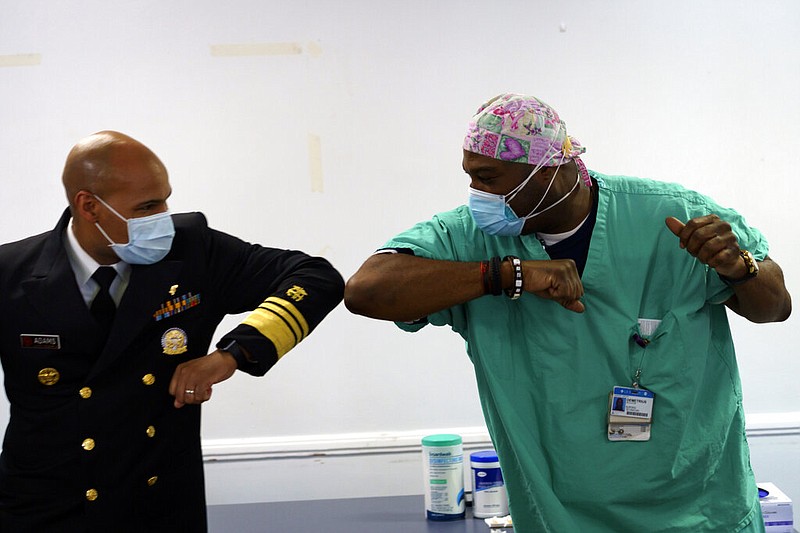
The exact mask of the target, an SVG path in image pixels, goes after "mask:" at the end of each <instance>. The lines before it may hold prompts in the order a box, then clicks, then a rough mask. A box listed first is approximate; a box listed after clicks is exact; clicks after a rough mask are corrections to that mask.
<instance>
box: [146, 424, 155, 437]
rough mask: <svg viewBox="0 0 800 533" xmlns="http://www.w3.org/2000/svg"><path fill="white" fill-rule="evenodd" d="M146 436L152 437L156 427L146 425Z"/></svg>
mask: <svg viewBox="0 0 800 533" xmlns="http://www.w3.org/2000/svg"><path fill="white" fill-rule="evenodd" d="M147 436H148V437H150V438H153V437H155V436H156V427H155V426H147Z"/></svg>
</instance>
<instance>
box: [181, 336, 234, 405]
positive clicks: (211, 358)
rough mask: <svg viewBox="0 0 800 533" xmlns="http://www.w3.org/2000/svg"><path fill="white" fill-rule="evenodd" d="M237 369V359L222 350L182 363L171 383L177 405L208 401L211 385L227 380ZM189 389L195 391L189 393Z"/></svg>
mask: <svg viewBox="0 0 800 533" xmlns="http://www.w3.org/2000/svg"><path fill="white" fill-rule="evenodd" d="M235 371H236V359H234V357H233V355H231V354H230V353H228V352H224V351H222V350H216V351H214V352H211V353H210V354H208V355H206V356H205V357H199V358H197V359H192V360H191V361H186V362H185V363H181V364H180V365H178V367H177V368H176V369H175V373H174V374H173V375H172V381H170V384H169V393H170V394H171V395H173V396H174V397H175V407H176V408H180V407H183V406H184V405H186V404H201V403H203V402H207V401H208V400H210V399H211V387H212V386H213V385H215V384H216V383H220V382H222V381H225V380H226V379H228V378H229V377H231V376H232V375H233V373H234V372H235ZM187 390H190V391H194V393H193V394H192V393H187V392H186V391H187Z"/></svg>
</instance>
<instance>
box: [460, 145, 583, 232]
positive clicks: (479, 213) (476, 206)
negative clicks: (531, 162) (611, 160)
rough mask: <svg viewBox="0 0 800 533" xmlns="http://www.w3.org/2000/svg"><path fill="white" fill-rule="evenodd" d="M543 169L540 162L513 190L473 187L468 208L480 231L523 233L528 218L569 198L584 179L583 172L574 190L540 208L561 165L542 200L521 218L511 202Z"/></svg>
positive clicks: (470, 191) (470, 189) (470, 190)
mask: <svg viewBox="0 0 800 533" xmlns="http://www.w3.org/2000/svg"><path fill="white" fill-rule="evenodd" d="M562 163H563V158H562ZM541 168H542V165H537V166H536V167H535V168H534V169H533V170H532V171H531V173H530V174H528V177H527V178H525V179H524V180H523V181H522V183H520V184H519V185H517V186H516V187H514V189H512V190H511V191H510V192H509V193H508V194H492V193H488V192H484V191H479V190H478V189H474V188H472V187H470V188H469V210H470V213H472V218H473V219H474V220H475V224H477V225H478V227H479V228H481V230H483V231H485V232H486V233H488V234H489V235H500V236H505V237H517V236H519V235H521V234H522V228H523V226H524V225H525V222H526V221H527V220H528V219H530V218H533V217H535V216H538V215H541V214H542V213H544V212H545V211H548V210H549V209H552V208H553V207H555V206H557V205H558V204H560V203H561V202H563V201H564V200H566V199H567V197H568V196H569V195H570V194H572V192H573V191H574V190H575V188H576V187H577V186H578V183H579V182H580V179H581V178H580V173H578V178H577V179H576V180H575V185H573V186H572V189H570V190H569V192H568V193H567V194H565V195H564V196H562V197H561V198H560V199H558V200H556V201H555V202H553V203H552V204H550V205H549V206H547V207H545V208H544V209H542V210H541V211H537V209H539V206H541V205H542V202H544V199H545V197H547V193H548V192H550V187H552V185H553V182H554V181H555V179H556V176H557V175H558V170H559V169H560V168H561V164H559V166H558V167H557V168H556V171H555V172H554V173H553V177H552V178H551V179H550V183H549V184H548V185H547V189H546V190H545V191H544V194H543V195H542V199H541V200H539V203H538V204H536V207H534V208H533V209H531V212H530V213H528V214H527V215H525V216H524V217H520V216H519V215H517V214H516V213H515V212H514V210H513V209H511V206H509V205H508V204H509V202H511V200H513V199H514V197H515V196H516V195H517V193H519V191H521V190H522V189H523V188H524V187H525V185H527V184H528V182H529V181H530V180H531V178H532V177H533V175H534V174H536V173H537V172H538V171H539V170H541Z"/></svg>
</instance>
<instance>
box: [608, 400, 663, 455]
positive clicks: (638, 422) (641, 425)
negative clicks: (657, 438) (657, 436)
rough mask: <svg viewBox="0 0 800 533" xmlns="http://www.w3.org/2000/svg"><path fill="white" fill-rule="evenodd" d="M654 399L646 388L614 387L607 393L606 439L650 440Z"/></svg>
mask: <svg viewBox="0 0 800 533" xmlns="http://www.w3.org/2000/svg"><path fill="white" fill-rule="evenodd" d="M654 400H655V394H653V393H652V392H651V391H649V390H647V389H639V388H635V387H614V389H613V390H612V391H611V392H610V393H609V394H608V440H610V441H612V442H619V441H628V440H629V441H648V440H650V428H651V426H652V424H653V402H654Z"/></svg>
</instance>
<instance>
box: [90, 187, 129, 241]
mask: <svg viewBox="0 0 800 533" xmlns="http://www.w3.org/2000/svg"><path fill="white" fill-rule="evenodd" d="M94 197H95V198H97V199H98V200H99V201H100V203H101V204H103V205H104V206H106V207H107V208H108V210H109V211H111V212H112V213H114V214H115V215H117V216H118V217H119V218H121V219H122V220H124V221H125V222H127V221H128V219H127V218H125V217H124V216H122V215H120V214H119V213H117V210H116V209H114V208H113V207H111V206H110V205H108V204H107V203H106V201H105V200H103V199H102V198H100V197H99V196H97V195H96V194H95V195H94ZM101 231H102V230H101ZM104 234H105V232H104ZM106 238H107V237H106Z"/></svg>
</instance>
